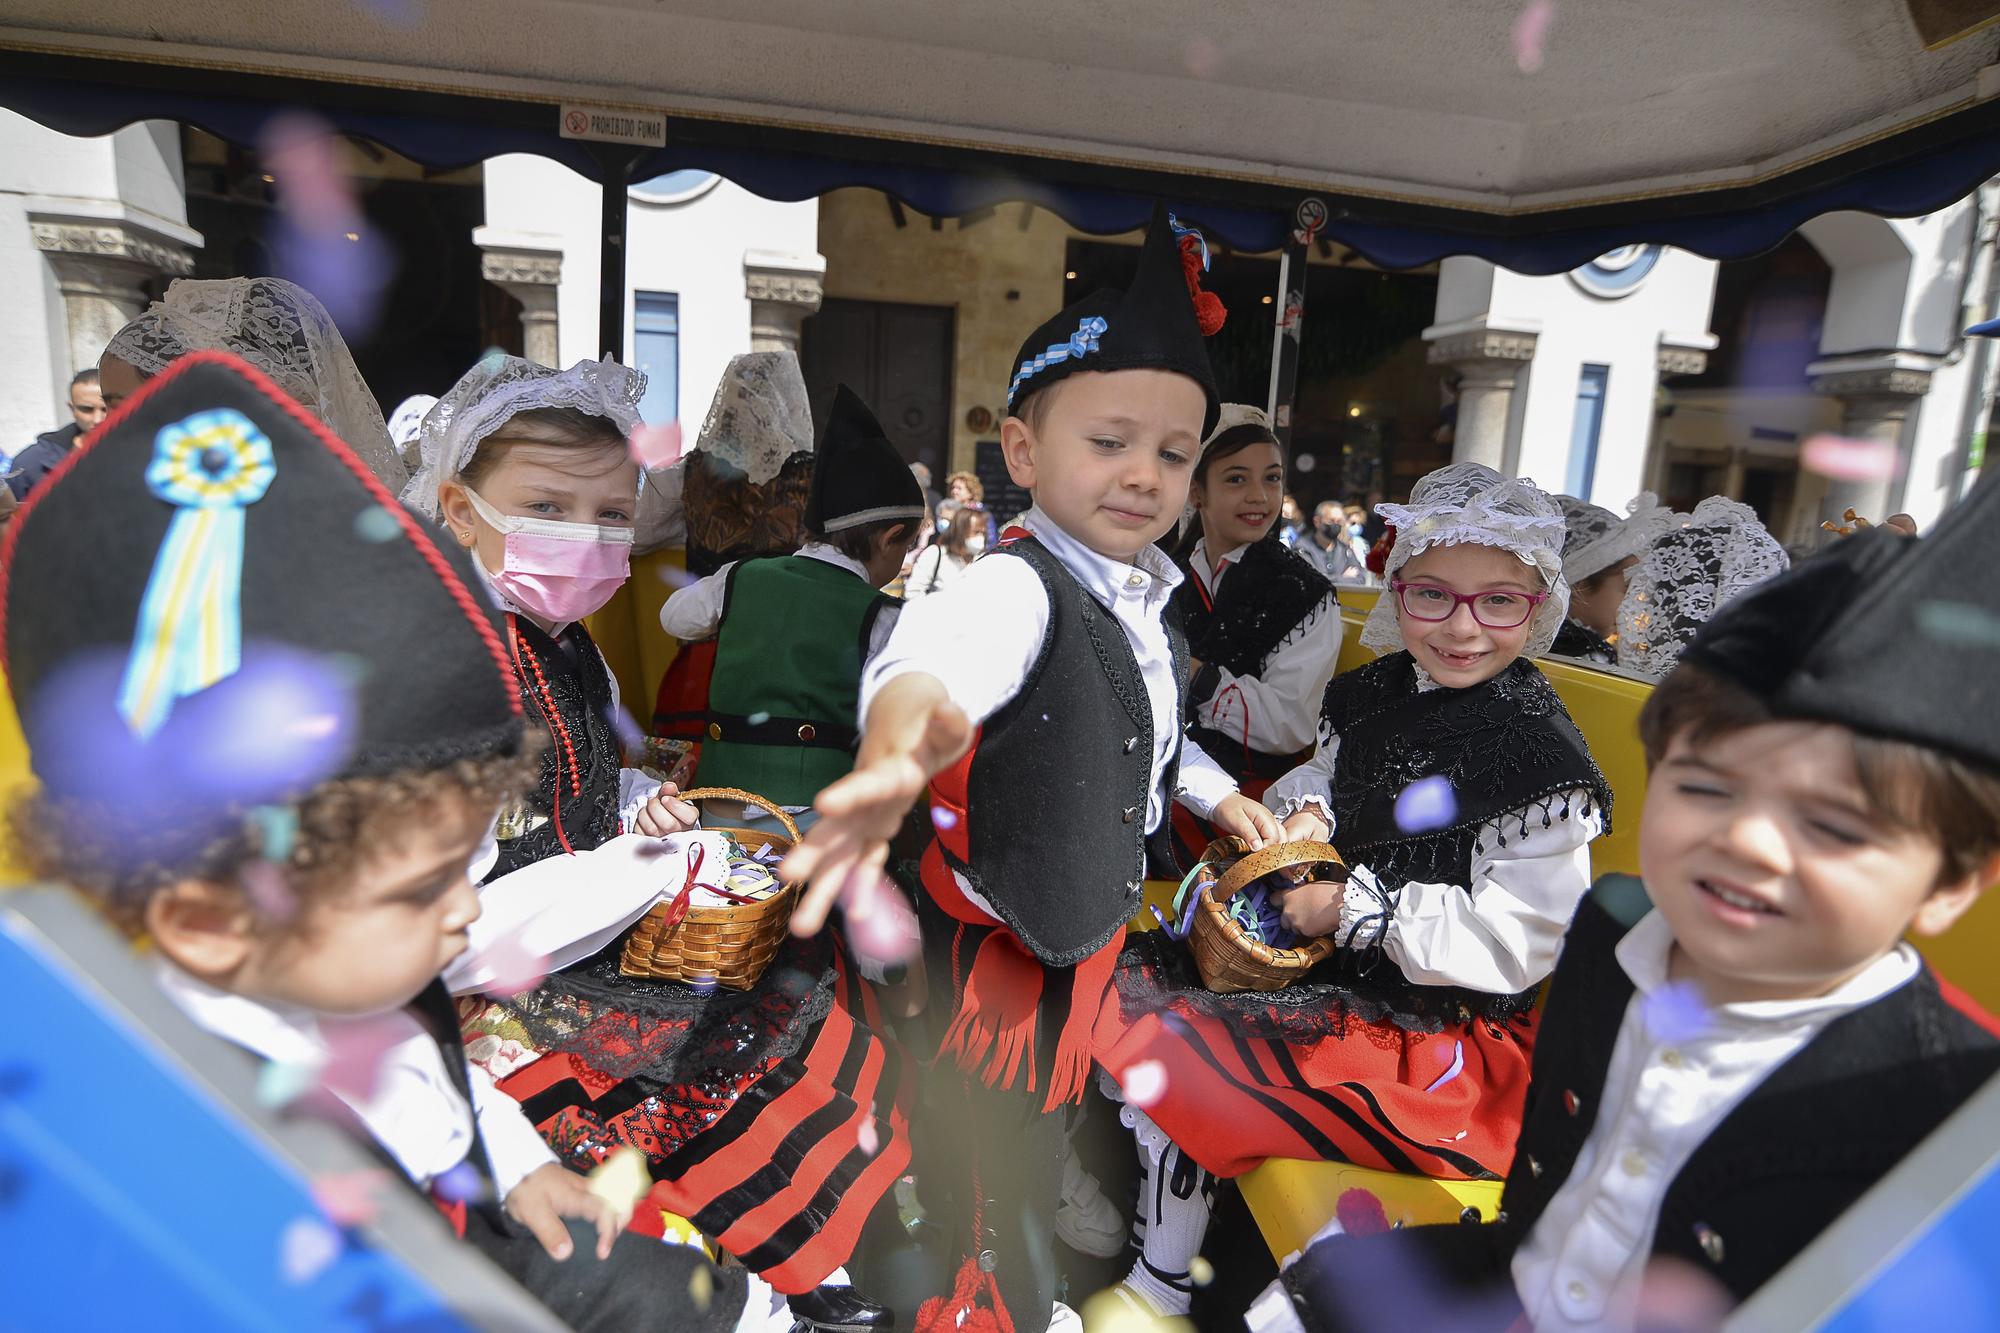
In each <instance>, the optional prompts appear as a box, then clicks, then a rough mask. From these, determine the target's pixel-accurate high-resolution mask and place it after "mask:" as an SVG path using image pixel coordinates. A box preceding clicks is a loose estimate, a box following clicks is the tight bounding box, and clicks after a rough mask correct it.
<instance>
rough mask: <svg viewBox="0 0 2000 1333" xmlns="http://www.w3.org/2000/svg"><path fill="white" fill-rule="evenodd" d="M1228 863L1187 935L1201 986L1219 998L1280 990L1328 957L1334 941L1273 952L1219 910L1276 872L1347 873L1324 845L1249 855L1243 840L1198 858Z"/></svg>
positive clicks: (1285, 846) (1213, 846)
mask: <svg viewBox="0 0 2000 1333" xmlns="http://www.w3.org/2000/svg"><path fill="white" fill-rule="evenodd" d="M1246 853H1247V855H1246ZM1231 857H1234V858H1236V861H1235V864H1233V865H1231V866H1230V867H1229V868H1228V869H1227V870H1225V871H1224V872H1223V873H1222V877H1221V878H1220V879H1218V880H1216V881H1214V882H1213V883H1212V884H1210V885H1209V886H1208V891H1207V892H1206V893H1204V894H1202V896H1201V901H1200V902H1199V903H1198V904H1196V906H1195V911H1194V924H1193V926H1191V927H1190V928H1189V930H1188V948H1189V949H1190V950H1192V951H1193V953H1194V965H1195V967H1196V968H1197V969H1199V970H1200V972H1201V979H1202V983H1203V984H1204V985H1206V986H1207V987H1208V988H1209V989H1210V990H1212V991H1214V992H1216V993H1217V994H1219V995H1228V994H1232V993H1234V992H1236V991H1274V990H1283V989H1284V988H1285V987H1286V986H1288V985H1290V984H1291V983H1292V982H1294V981H1297V980H1298V979H1299V978H1300V977H1303V976H1304V975H1305V974H1306V973H1307V972H1309V971H1311V970H1312V969H1313V967H1314V966H1315V965H1316V964H1318V963H1319V962H1320V960H1322V959H1324V958H1326V957H1327V956H1328V955H1330V954H1331V953H1332V952H1333V950H1334V943H1333V941H1332V940H1330V939H1327V938H1325V937H1323V936H1322V937H1321V938H1319V939H1313V940H1307V941H1306V942H1305V943H1303V944H1300V945H1297V946H1295V947H1293V948H1290V949H1274V948H1272V947H1271V946H1270V945H1268V944H1265V943H1264V942H1263V941H1261V940H1253V939H1251V938H1250V937H1249V936H1248V935H1246V934H1245V933H1244V931H1243V927H1241V926H1239V925H1237V924H1236V922H1235V921H1233V920H1232V919H1231V918H1230V916H1229V913H1228V912H1226V911H1224V910H1223V905H1224V904H1225V903H1227V902H1228V901H1229V900H1230V899H1231V898H1234V897H1235V896H1236V895H1237V894H1238V893H1241V892H1242V891H1243V890H1244V889H1246V888H1248V887H1250V885H1252V884H1254V883H1256V882H1257V881H1258V880H1260V879H1262V878H1263V877H1264V876H1266V875H1268V874H1270V873H1271V872H1272V871H1274V870H1283V869H1285V868H1286V867H1288V866H1303V865H1320V864H1332V865H1337V866H1342V867H1345V865H1346V863H1345V862H1343V861H1342V860H1341V859H1340V853H1339V852H1336V851H1335V850H1334V849H1333V848H1332V847H1330V846H1328V845H1327V844H1326V843H1323V842H1286V843H1279V844H1277V845H1275V846H1270V847H1266V848H1264V849H1263V850H1262V851H1257V852H1252V851H1250V850H1249V844H1247V843H1245V842H1244V841H1243V840H1242V839H1241V838H1222V839H1220V840H1218V841H1216V842H1212V843H1210V844H1209V846H1208V850H1207V851H1206V852H1204V853H1202V860H1203V861H1206V862H1218V861H1226V860H1228V859H1230V858H1231Z"/></svg>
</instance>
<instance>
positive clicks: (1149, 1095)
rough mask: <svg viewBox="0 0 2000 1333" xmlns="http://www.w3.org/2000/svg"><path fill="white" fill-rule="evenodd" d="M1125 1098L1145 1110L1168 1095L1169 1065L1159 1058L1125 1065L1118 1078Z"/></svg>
mask: <svg viewBox="0 0 2000 1333" xmlns="http://www.w3.org/2000/svg"><path fill="white" fill-rule="evenodd" d="M1118 1086H1119V1087H1120V1088H1122V1089H1123V1090H1124V1092H1125V1100H1126V1101H1128V1102H1130V1103H1132V1105H1134V1106H1136V1107H1138V1108H1139V1109H1140V1110H1142V1111H1144V1110H1146V1109H1147V1108H1149V1107H1151V1106H1153V1105H1154V1104H1155V1103H1157V1102H1158V1101H1159V1100H1160V1098H1162V1097H1164V1096H1166V1095H1167V1067H1166V1066H1165V1065H1163V1064H1161V1063H1160V1062H1159V1061H1158V1060H1140V1061H1137V1062H1136V1063H1134V1064H1130V1065H1127V1066H1126V1067H1125V1074H1124V1076H1123V1077H1122V1078H1120V1079H1119V1080H1118Z"/></svg>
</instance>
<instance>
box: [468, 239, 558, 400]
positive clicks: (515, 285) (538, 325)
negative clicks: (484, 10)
mask: <svg viewBox="0 0 2000 1333" xmlns="http://www.w3.org/2000/svg"><path fill="white" fill-rule="evenodd" d="M485 230H486V229H485V228H483V227H482V228H480V229H479V231H476V232H474V233H473V239H474V240H475V241H477V242H478V244H479V247H480V256H479V275H480V276H481V277H483V278H485V279H486V280H487V281H488V282H490V283H492V284H493V285H494V286H495V287H498V288H499V289H500V290H501V291H503V292H505V293H507V295H509V296H511V297H513V298H514V299H515V300H516V301H519V302H520V303H521V355H522V356H524V357H526V358H527V359H528V360H530V361H533V362H536V363H538V364H540V365H544V366H556V367H560V366H561V364H562V351H561V346H560V343H559V342H558V332H559V326H558V323H557V319H556V291H557V288H558V286H559V284H560V283H561V282H562V250H561V248H560V247H559V246H537V245H525V244H514V243H506V242H501V241H497V240H494V239H492V238H490V237H485V238H482V237H481V235H480V232H484V231H485Z"/></svg>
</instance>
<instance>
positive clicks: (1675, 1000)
mask: <svg viewBox="0 0 2000 1333" xmlns="http://www.w3.org/2000/svg"><path fill="white" fill-rule="evenodd" d="M1640 1013H1641V1015H1642V1016H1643V1017H1644V1019H1645V1022H1646V1031H1647V1032H1649V1033H1651V1034H1652V1036H1653V1038H1654V1040H1656V1041H1664V1042H1681V1041H1692V1040H1694V1039H1695V1038H1696V1037H1699V1036H1701V1035H1702V1034H1703V1033H1704V1032H1707V1031H1708V1029H1709V1028H1710V1027H1711V1026H1712V1025H1713V1024H1714V1022H1715V1018H1714V1015H1713V1014H1711V1013H1710V1012H1709V1009H1708V1002H1707V1001H1706V1000H1704V999H1703V998H1702V994H1701V987H1699V986H1697V985H1695V984H1694V983H1693V982H1692V981H1670V982H1668V983H1667V984H1666V985H1664V986H1662V987H1660V988H1659V989H1658V990H1656V991H1654V992H1653V993H1652V994H1650V995H1648V996H1647V997H1646V999H1645V1002H1644V1003H1643V1004H1642V1005H1641V1006H1640Z"/></svg>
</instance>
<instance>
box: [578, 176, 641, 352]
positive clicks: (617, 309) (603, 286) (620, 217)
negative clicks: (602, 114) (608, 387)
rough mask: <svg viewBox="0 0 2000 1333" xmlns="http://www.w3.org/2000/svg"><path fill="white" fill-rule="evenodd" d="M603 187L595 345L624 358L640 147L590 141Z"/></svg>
mask: <svg viewBox="0 0 2000 1333" xmlns="http://www.w3.org/2000/svg"><path fill="white" fill-rule="evenodd" d="M590 147H591V155H592V156H593V157H595V158H596V159H597V164H598V168H599V170H598V177H599V180H600V183H601V184H602V185H603V187H604V207H603V213H602V227H603V233H602V235H603V244H602V246H601V247H600V249H599V251H598V269H597V346H598V348H599V349H600V352H601V354H602V356H603V358H604V359H606V360H610V361H621V362H622V361H623V360H624V359H625V215H626V211H627V210H626V190H627V188H628V187H629V186H630V185H631V182H632V164H633V163H634V162H636V161H638V160H639V157H640V154H641V152H642V151H643V150H640V149H633V148H627V147H624V146H623V145H618V144H592V145H591V146H590Z"/></svg>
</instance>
